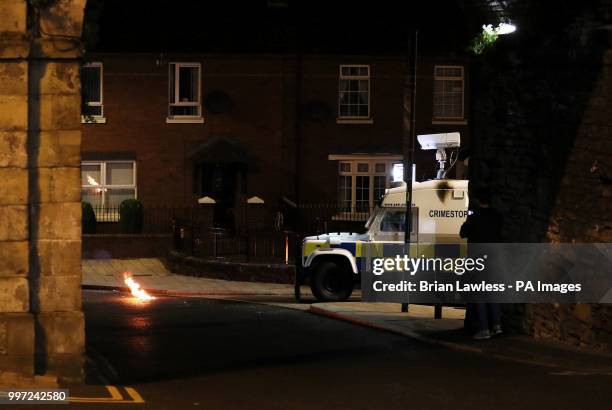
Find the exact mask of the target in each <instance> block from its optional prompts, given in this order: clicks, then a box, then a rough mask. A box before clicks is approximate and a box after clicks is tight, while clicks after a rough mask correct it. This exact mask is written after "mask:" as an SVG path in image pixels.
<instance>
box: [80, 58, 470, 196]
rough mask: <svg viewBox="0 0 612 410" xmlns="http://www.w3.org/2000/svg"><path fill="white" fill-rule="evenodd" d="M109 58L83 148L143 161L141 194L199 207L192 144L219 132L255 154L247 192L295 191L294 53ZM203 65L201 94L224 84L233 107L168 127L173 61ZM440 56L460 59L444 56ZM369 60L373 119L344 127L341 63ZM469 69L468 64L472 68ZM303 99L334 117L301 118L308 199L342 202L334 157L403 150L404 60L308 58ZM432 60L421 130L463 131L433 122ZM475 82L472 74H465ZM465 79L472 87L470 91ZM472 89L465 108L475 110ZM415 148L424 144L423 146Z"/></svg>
mask: <svg viewBox="0 0 612 410" xmlns="http://www.w3.org/2000/svg"><path fill="white" fill-rule="evenodd" d="M88 60H89V61H102V62H103V63H104V115H105V117H106V119H107V122H106V124H84V125H83V147H82V150H83V153H84V154H89V153H97V154H99V153H113V152H132V153H134V154H135V157H136V160H137V167H138V168H137V187H138V197H139V198H140V199H141V200H142V201H143V202H145V203H150V204H179V203H180V204H192V203H194V202H193V201H194V198H195V196H194V195H193V186H192V185H193V176H192V170H193V165H192V163H191V160H190V159H189V158H186V153H188V152H189V151H190V150H191V149H192V148H193V146H194V145H195V144H196V143H197V142H200V141H206V140H207V139H208V138H209V137H210V136H212V135H221V136H227V137H231V138H235V139H236V140H237V141H239V142H240V143H241V144H242V145H243V146H244V147H245V148H246V150H247V151H248V153H249V156H250V157H251V160H252V163H251V165H252V166H250V167H249V169H248V172H247V196H252V195H257V196H259V197H261V198H263V199H264V200H265V201H266V202H267V203H269V204H273V203H275V202H276V201H277V200H278V198H279V197H280V196H282V195H286V196H288V197H290V198H294V197H295V195H294V189H295V187H294V182H295V179H294V169H295V165H294V160H295V152H296V146H295V135H296V126H295V125H296V124H295V112H296V109H295V104H296V83H295V63H296V59H295V57H294V56H269V55H261V56H244V55H243V56H227V55H190V56H179V55H166V54H164V55H156V54H121V55H118V54H103V55H91V56H89V57H88ZM173 61H177V62H181V61H183V62H200V63H201V64H202V96H203V97H204V96H205V95H206V94H207V93H208V92H209V91H211V90H222V91H223V92H225V93H226V94H227V95H228V96H229V97H230V98H231V99H232V101H233V110H232V111H231V112H229V113H224V114H213V113H209V112H207V111H206V109H205V108H203V115H204V123H203V124H167V123H166V114H167V98H168V97H167V93H168V92H167V90H168V62H173ZM440 62H441V63H451V64H452V63H454V61H452V60H446V59H442V60H440ZM351 63H355V64H370V65H371V112H372V116H373V119H374V122H373V124H337V123H336V116H337V99H338V66H339V65H340V64H351ZM467 71H468V70H466V72H467ZM302 72H303V83H302V88H301V89H302V103H303V104H308V103H309V102H311V101H323V102H325V104H326V105H327V106H328V107H329V110H330V112H331V116H330V118H328V119H326V120H325V121H322V122H312V121H303V122H302V127H301V144H300V147H301V156H300V158H301V159H300V170H301V178H300V185H301V191H300V196H301V199H302V201H304V202H332V201H335V199H336V195H337V194H336V190H337V188H336V183H337V178H336V175H337V164H336V162H335V161H329V160H328V155H329V154H337V153H354V152H388V153H396V154H401V144H402V143H401V141H402V129H401V127H402V104H403V103H402V93H403V82H404V78H403V76H404V75H405V73H406V66H405V62H404V59H403V57H397V58H396V57H371V56H369V57H366V56H363V57H359V56H352V57H339V56H325V57H311V56H309V57H304V58H303V65H302ZM432 74H433V63H432V62H431V59H422V61H420V64H419V79H418V84H419V85H418V92H417V95H418V105H417V119H418V120H417V132H418V133H431V132H444V131H461V132H462V137H463V138H464V140H466V139H467V138H469V136H468V135H467V126H466V125H457V124H455V125H434V124H432V118H431V111H432V93H433V82H432ZM466 80H469V77H468V78H467V79H466ZM467 84H468V82H467V81H466V90H467ZM468 102H469V95H467V93H466V112H467V111H468V107H469V104H468ZM417 151H419V149H418V144H417ZM419 158H424V160H420V161H419V163H418V164H419V165H418V170H417V177H418V178H419V179H422V178H423V177H424V176H427V177H432V176H433V168H434V166H433V165H434V162H433V152H427V153H423V155H422V156H420V157H419Z"/></svg>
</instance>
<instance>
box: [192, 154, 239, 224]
mask: <svg viewBox="0 0 612 410" xmlns="http://www.w3.org/2000/svg"><path fill="white" fill-rule="evenodd" d="M200 166H201V176H202V179H201V183H202V185H201V189H202V196H209V197H211V198H213V199H214V200H215V201H216V202H217V203H216V204H215V218H214V222H215V226H216V227H219V228H225V229H229V230H234V229H235V227H236V212H237V205H238V203H237V200H238V199H239V198H240V197H241V195H242V193H243V192H244V180H245V178H244V176H245V170H244V168H245V167H244V165H243V164H235V163H229V164H227V163H212V164H211V163H205V164H201V165H200Z"/></svg>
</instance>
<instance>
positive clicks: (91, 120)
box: [81, 116, 106, 124]
mask: <svg viewBox="0 0 612 410" xmlns="http://www.w3.org/2000/svg"><path fill="white" fill-rule="evenodd" d="M81 124H106V118H105V117H92V118H89V119H87V118H85V117H83V116H81Z"/></svg>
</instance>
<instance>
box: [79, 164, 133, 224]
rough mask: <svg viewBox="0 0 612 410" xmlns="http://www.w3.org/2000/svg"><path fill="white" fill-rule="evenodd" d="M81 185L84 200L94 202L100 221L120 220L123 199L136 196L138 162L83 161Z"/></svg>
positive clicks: (92, 204)
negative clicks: (120, 206) (119, 209)
mask: <svg viewBox="0 0 612 410" xmlns="http://www.w3.org/2000/svg"><path fill="white" fill-rule="evenodd" d="M81 188H82V189H81V192H82V195H81V196H82V200H83V201H84V202H89V203H90V204H91V206H92V207H93V209H94V212H95V213H96V217H97V218H98V221H116V220H117V219H118V217H119V213H118V208H119V205H120V204H121V202H123V201H124V200H126V199H135V198H136V163H135V162H134V161H87V162H83V163H82V164H81Z"/></svg>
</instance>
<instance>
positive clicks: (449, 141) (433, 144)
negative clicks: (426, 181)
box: [417, 132, 461, 179]
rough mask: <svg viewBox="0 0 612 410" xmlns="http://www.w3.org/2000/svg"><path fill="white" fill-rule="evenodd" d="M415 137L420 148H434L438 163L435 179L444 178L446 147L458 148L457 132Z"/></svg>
mask: <svg viewBox="0 0 612 410" xmlns="http://www.w3.org/2000/svg"><path fill="white" fill-rule="evenodd" d="M417 139H418V140H419V144H421V149H422V150H432V149H435V150H436V161H438V163H439V164H440V168H439V169H438V174H437V176H436V179H444V178H446V172H447V170H445V169H444V167H445V164H446V161H447V156H446V148H459V146H460V145H461V135H460V134H459V133H458V132H446V133H443V134H424V135H418V136H417ZM453 164H454V162H453ZM451 167H452V164H451ZM449 169H450V168H449Z"/></svg>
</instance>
